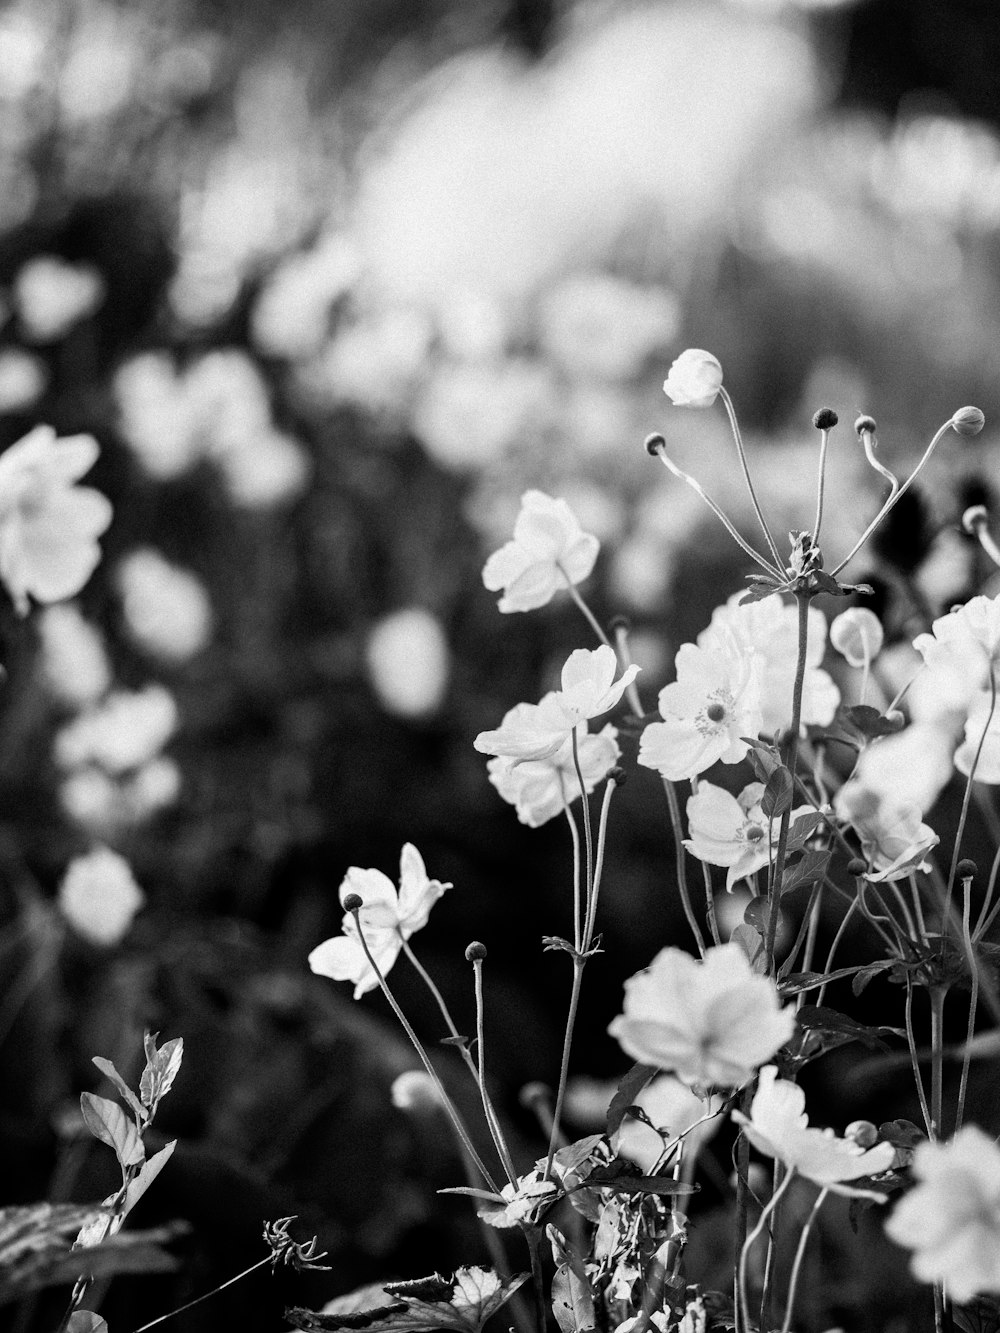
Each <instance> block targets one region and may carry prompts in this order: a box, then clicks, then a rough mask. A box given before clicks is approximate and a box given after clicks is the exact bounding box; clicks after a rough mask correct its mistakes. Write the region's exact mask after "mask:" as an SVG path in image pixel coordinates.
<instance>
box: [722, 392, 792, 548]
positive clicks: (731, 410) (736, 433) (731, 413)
mask: <svg viewBox="0 0 1000 1333" xmlns="http://www.w3.org/2000/svg"><path fill="white" fill-rule="evenodd" d="M719 397H720V398H721V399H722V401H723V403H724V404H725V408H726V414H727V416H728V417H729V425H730V426H731V427H732V432H733V439H734V440H735V441H736V452H737V454H738V455H739V459H740V467H741V468H742V469H743V480H744V481H745V482H746V485H747V490H748V491H749V492H750V502H751V504H752V505H753V509H754V513H755V514H756V515H757V519H758V521H759V523H760V526H761V528H762V529H763V532H764V539H765V541H766V542H767V544H768V547H769V548H770V551H771V556H772V558H773V560H774V563H775V566H776V567H777V568H778V569H780V568H781V556H780V555H779V554H778V548H777V547H776V546H775V544H774V538H773V537H772V536H771V529H770V528H769V527H768V526H767V519H766V518H765V517H764V511H763V510H762V509H761V507H760V501H759V500H758V499H757V492H756V491H755V490H754V488H753V482H752V481H751V480H750V469H749V467H748V466H747V455H746V450H745V449H744V447H743V435H742V433H741V432H740V424H739V422H738V421H737V420H736V408H735V407H734V406H733V400H732V399H731V398H730V396H729V393H728V390H727V389H726V386H725V385H723V386H722V387H721V388H720V389H719Z"/></svg>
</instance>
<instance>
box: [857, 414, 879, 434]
mask: <svg viewBox="0 0 1000 1333" xmlns="http://www.w3.org/2000/svg"><path fill="white" fill-rule="evenodd" d="M854 429H855V430H856V431H857V432H858V434H859V435H863V434H864V432H865V431H870V432H871V433H872V434H874V432H875V429H876V427H875V418H874V417H870V416H868V415H867V414H865V413H863V414H862V415H861V416H860V417H858V419H857V421H855V423H854Z"/></svg>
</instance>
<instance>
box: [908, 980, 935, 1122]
mask: <svg viewBox="0 0 1000 1333" xmlns="http://www.w3.org/2000/svg"><path fill="white" fill-rule="evenodd" d="M904 1013H905V1018H906V1045H907V1049H908V1050H909V1052H910V1066H911V1068H912V1070H913V1081H914V1082H915V1083H916V1085H917V1099H918V1101H919V1102H920V1113H921V1115H922V1116H923V1117H924V1128H925V1129H926V1130H927V1137H928V1138H929V1139H932V1138H934V1128H933V1125H934V1121H933V1117H932V1116H931V1111H930V1107H929V1106H928V1105H927V1094H926V1093H925V1092H924V1080H923V1078H922V1077H921V1075H920V1061H919V1060H918V1059H917V1046H916V1042H915V1041H914V1039H913V982H912V981H911V980H910V977H909V974H907V977H906V1007H905V1010H904Z"/></svg>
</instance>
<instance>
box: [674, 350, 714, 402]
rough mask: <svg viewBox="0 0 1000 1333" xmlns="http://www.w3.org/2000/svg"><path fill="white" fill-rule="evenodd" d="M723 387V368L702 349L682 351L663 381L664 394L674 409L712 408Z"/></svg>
mask: <svg viewBox="0 0 1000 1333" xmlns="http://www.w3.org/2000/svg"><path fill="white" fill-rule="evenodd" d="M721 388H722V366H721V365H720V364H719V362H718V360H717V358H716V357H714V356H713V355H712V353H711V352H704V351H702V350H701V348H700V347H689V348H688V349H687V351H686V352H681V354H680V356H679V357H678V358H677V360H676V361H675V362H674V363H673V365H672V366H671V367H670V371H669V373H668V374H667V378H666V379H665V380H664V381H663V392H664V393H665V394H666V395H667V397H668V398H669V399H670V401H671V402H672V403H673V405H674V406H675V407H711V406H712V404H713V403H714V402H715V400H716V398H718V396H719V390H720V389H721Z"/></svg>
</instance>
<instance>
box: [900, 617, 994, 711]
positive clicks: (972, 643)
mask: <svg viewBox="0 0 1000 1333" xmlns="http://www.w3.org/2000/svg"><path fill="white" fill-rule="evenodd" d="M913 646H914V648H916V650H917V652H918V653H920V655H921V656H922V657H923V659H924V661H925V662H926V663H927V665H928V666H929V667H931V668H932V669H934V668H946V669H951V670H953V671H956V672H958V673H959V674H960V675H961V676H962V678H963V679H965V680H967V681H968V685H969V689H970V691H975V690H982V689H986V688H988V687H989V684H990V676H991V674H992V673H993V671H994V669H995V666H996V663H997V661H998V659H1000V597H973V598H971V600H970V601H968V602H966V603H965V605H964V606H959V607H956V609H955V610H954V611H950V612H949V613H948V615H946V616H941V617H940V618H939V619H937V620H935V621H934V623H933V624H932V625H931V633H930V634H918V635H917V637H916V638H915V639H914V640H913Z"/></svg>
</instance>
